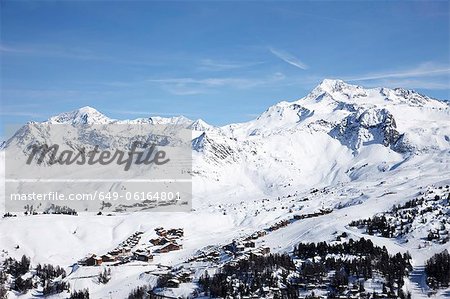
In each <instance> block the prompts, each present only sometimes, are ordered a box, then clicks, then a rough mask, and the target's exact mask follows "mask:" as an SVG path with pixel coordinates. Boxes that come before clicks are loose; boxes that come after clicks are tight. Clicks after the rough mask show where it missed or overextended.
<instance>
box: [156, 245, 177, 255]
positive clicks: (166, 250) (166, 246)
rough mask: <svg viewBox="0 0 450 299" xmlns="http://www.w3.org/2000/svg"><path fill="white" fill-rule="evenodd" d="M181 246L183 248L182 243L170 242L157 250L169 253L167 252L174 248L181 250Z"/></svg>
mask: <svg viewBox="0 0 450 299" xmlns="http://www.w3.org/2000/svg"><path fill="white" fill-rule="evenodd" d="M181 248H182V246H181V245H178V244H176V243H169V244H166V245H164V246H163V247H161V248H159V249H158V250H157V252H159V253H167V252H170V251H174V250H180V249H181Z"/></svg>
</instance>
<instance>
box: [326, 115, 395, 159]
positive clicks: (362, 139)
mask: <svg viewBox="0 0 450 299" xmlns="http://www.w3.org/2000/svg"><path fill="white" fill-rule="evenodd" d="M329 134H330V136H332V137H333V138H336V139H338V140H339V141H340V142H341V143H342V144H343V145H346V146H348V147H349V148H351V149H352V150H354V151H356V152H357V151H358V150H359V149H360V148H361V147H362V146H363V145H368V144H372V143H379V144H383V145H384V146H386V147H393V145H395V144H396V143H397V141H398V140H399V137H400V133H399V132H398V131H397V125H396V123H395V119H394V116H393V115H392V114H391V113H390V112H389V111H388V110H387V109H377V108H372V109H367V110H364V109H359V110H357V111H356V112H354V113H351V114H350V115H349V116H347V117H346V118H344V119H343V121H342V122H341V123H340V124H338V125H337V126H336V127H334V128H333V129H332V130H331V131H330V133H329ZM394 149H395V148H394Z"/></svg>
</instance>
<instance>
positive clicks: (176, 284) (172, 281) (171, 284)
mask: <svg viewBox="0 0 450 299" xmlns="http://www.w3.org/2000/svg"><path fill="white" fill-rule="evenodd" d="M179 286H180V281H179V280H178V279H175V278H172V279H169V281H167V283H166V287H168V288H178V287H179Z"/></svg>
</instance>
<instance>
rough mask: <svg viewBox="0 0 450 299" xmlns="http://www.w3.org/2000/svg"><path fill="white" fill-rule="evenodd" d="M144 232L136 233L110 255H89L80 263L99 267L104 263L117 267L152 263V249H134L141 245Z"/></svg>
mask: <svg viewBox="0 0 450 299" xmlns="http://www.w3.org/2000/svg"><path fill="white" fill-rule="evenodd" d="M142 234H143V232H140V231H138V232H135V233H134V234H132V235H131V236H129V237H128V238H127V239H126V240H125V241H123V242H122V243H120V244H119V246H117V247H116V248H114V249H113V250H111V251H109V252H108V253H106V254H104V255H101V256H98V255H96V254H89V255H88V256H86V257H85V258H84V259H82V260H80V261H79V262H78V264H79V265H82V266H99V265H101V264H102V263H112V264H115V265H119V264H124V263H127V262H130V261H132V260H138V261H144V262H150V261H152V260H153V255H152V254H151V252H150V249H149V248H148V249H136V250H133V248H134V247H136V245H137V244H138V243H139V241H140V239H141V235H142Z"/></svg>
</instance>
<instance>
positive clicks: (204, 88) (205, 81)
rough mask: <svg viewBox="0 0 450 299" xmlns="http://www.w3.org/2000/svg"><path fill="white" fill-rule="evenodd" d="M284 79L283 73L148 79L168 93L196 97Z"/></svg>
mask: <svg viewBox="0 0 450 299" xmlns="http://www.w3.org/2000/svg"><path fill="white" fill-rule="evenodd" d="M283 79H284V75H283V74H282V73H275V74H273V75H272V76H269V77H254V78H247V77H245V78H244V77H211V78H200V79H199V78H190V77H183V78H163V79H148V80H147V81H148V82H151V83H159V84H161V85H162V86H163V87H164V88H165V89H166V90H167V91H169V92H170V93H172V94H175V95H194V94H202V93H208V92H210V91H212V90H214V89H215V88H223V87H229V88H236V89H246V88H252V87H256V86H260V85H263V84H270V83H274V82H276V81H281V80H283Z"/></svg>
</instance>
